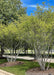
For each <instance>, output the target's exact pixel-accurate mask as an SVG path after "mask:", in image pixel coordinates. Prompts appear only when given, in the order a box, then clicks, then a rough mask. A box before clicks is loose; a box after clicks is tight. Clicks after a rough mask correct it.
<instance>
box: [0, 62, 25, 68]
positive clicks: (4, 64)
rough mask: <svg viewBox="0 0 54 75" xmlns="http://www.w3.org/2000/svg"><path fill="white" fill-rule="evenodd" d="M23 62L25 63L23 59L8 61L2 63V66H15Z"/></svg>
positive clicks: (0, 65)
mask: <svg viewBox="0 0 54 75" xmlns="http://www.w3.org/2000/svg"><path fill="white" fill-rule="evenodd" d="M22 64H24V62H22V61H15V62H6V63H3V64H0V67H7V66H15V65H22Z"/></svg>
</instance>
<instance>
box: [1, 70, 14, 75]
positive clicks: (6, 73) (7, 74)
mask: <svg viewBox="0 0 54 75" xmlns="http://www.w3.org/2000/svg"><path fill="white" fill-rule="evenodd" d="M0 75H14V74H11V73H9V72H6V71H3V70H1V69H0Z"/></svg>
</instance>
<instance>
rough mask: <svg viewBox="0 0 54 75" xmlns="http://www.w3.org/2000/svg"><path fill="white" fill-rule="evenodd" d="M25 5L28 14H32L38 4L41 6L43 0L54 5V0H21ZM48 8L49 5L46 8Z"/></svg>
mask: <svg viewBox="0 0 54 75" xmlns="http://www.w3.org/2000/svg"><path fill="white" fill-rule="evenodd" d="M21 2H22V3H23V5H22V6H23V7H27V15H31V13H34V10H36V7H37V4H39V6H40V7H41V5H42V2H46V5H47V4H49V5H50V6H54V0H21ZM45 9H47V6H46V8H45Z"/></svg>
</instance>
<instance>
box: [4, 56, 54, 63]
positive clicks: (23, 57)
mask: <svg viewBox="0 0 54 75" xmlns="http://www.w3.org/2000/svg"><path fill="white" fill-rule="evenodd" d="M3 57H9V58H15V56H10V55H3ZM16 58H17V59H25V60H34V57H29V56H17V57H16ZM45 60H47V62H50V63H54V59H53V58H52V59H46V58H45Z"/></svg>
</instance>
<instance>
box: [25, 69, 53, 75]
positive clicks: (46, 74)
mask: <svg viewBox="0 0 54 75" xmlns="http://www.w3.org/2000/svg"><path fill="white" fill-rule="evenodd" d="M26 75H54V68H50V69H49V70H46V71H41V69H40V68H32V69H30V70H28V71H27V72H26Z"/></svg>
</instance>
